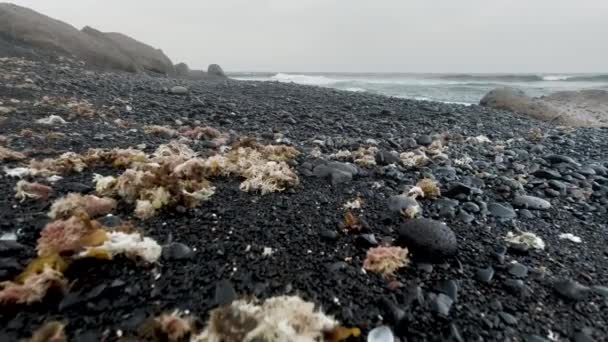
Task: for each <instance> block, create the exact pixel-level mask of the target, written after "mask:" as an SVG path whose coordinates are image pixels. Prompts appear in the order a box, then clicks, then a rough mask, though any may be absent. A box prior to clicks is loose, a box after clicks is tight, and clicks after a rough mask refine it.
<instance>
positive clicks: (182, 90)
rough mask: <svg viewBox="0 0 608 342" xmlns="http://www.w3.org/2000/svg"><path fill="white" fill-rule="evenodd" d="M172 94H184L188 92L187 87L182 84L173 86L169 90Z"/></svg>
mask: <svg viewBox="0 0 608 342" xmlns="http://www.w3.org/2000/svg"><path fill="white" fill-rule="evenodd" d="M169 92H171V94H174V95H185V94H188V88H186V87H182V86H175V87H173V88H171V89H170V90H169Z"/></svg>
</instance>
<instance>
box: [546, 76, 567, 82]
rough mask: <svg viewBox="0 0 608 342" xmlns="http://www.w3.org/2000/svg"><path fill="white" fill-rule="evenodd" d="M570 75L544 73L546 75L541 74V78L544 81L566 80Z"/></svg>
mask: <svg viewBox="0 0 608 342" xmlns="http://www.w3.org/2000/svg"><path fill="white" fill-rule="evenodd" d="M571 77H572V76H565V75H546V76H543V80H544V81H566V80H568V79H569V78H571Z"/></svg>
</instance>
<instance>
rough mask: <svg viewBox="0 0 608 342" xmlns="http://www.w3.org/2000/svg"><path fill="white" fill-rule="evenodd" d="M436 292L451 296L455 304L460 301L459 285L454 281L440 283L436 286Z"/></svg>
mask: <svg viewBox="0 0 608 342" xmlns="http://www.w3.org/2000/svg"><path fill="white" fill-rule="evenodd" d="M435 291H437V292H441V293H443V294H446V295H448V296H450V298H452V300H453V301H454V303H456V302H457V301H458V283H456V281H454V280H445V281H440V282H439V283H437V284H436V285H435Z"/></svg>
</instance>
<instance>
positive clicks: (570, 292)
mask: <svg viewBox="0 0 608 342" xmlns="http://www.w3.org/2000/svg"><path fill="white" fill-rule="evenodd" d="M553 289H554V290H555V291H556V292H557V293H559V294H560V295H562V296H563V297H565V298H568V299H572V300H577V301H578V300H583V299H585V298H587V296H588V295H589V293H590V292H591V289H590V288H589V287H587V286H584V285H581V284H580V283H578V282H577V281H574V280H571V279H567V280H558V281H556V282H555V283H553Z"/></svg>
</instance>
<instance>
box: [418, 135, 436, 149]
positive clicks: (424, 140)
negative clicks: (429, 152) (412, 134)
mask: <svg viewBox="0 0 608 342" xmlns="http://www.w3.org/2000/svg"><path fill="white" fill-rule="evenodd" d="M416 142H417V143H418V144H419V145H422V146H429V145H430V144H432V143H433V138H431V136H430V135H427V134H423V135H420V136H418V138H416Z"/></svg>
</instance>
